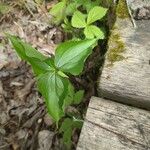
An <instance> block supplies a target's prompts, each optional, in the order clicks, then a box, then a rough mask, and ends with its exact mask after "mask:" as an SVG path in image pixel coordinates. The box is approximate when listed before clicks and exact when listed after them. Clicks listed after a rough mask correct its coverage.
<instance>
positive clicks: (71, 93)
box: [62, 83, 74, 112]
mask: <svg viewBox="0 0 150 150" xmlns="http://www.w3.org/2000/svg"><path fill="white" fill-rule="evenodd" d="M73 99H74V87H73V86H72V84H71V83H70V84H69V85H68V94H67V96H66V97H65V99H64V103H63V107H62V108H63V111H64V112H65V109H66V108H67V107H68V106H69V105H71V104H72V103H73Z"/></svg>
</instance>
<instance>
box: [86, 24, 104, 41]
mask: <svg viewBox="0 0 150 150" xmlns="http://www.w3.org/2000/svg"><path fill="white" fill-rule="evenodd" d="M84 34H85V36H86V38H87V39H93V38H94V37H96V38H98V39H104V38H105V35H104V32H103V31H102V30H101V29H100V28H98V27H96V26H94V25H89V26H86V28H85V29H84Z"/></svg>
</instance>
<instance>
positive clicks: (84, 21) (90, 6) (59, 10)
mask: <svg viewBox="0 0 150 150" xmlns="http://www.w3.org/2000/svg"><path fill="white" fill-rule="evenodd" d="M99 3H100V1H91V0H70V1H66V0H63V1H61V2H59V3H57V4H56V5H54V6H53V8H52V9H51V10H50V14H51V15H52V16H53V17H54V18H53V23H54V24H60V23H62V22H63V23H62V27H63V29H64V31H66V32H70V33H72V37H75V38H81V37H82V36H80V35H81V34H78V35H77V36H76V31H74V30H75V29H77V28H78V29H84V31H83V33H84V35H85V37H86V38H87V39H92V38H94V37H96V38H99V39H104V37H105V34H104V30H103V29H101V28H99V27H97V26H96V25H95V22H96V21H98V20H101V19H102V18H103V17H104V16H105V15H106V13H107V9H106V8H103V7H100V6H98V5H99ZM81 6H82V7H81ZM79 8H80V10H81V11H80V10H79ZM84 10H86V14H83V13H82V12H85V11H84ZM70 18H71V19H70ZM81 33H82V32H81Z"/></svg>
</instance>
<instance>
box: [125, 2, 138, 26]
mask: <svg viewBox="0 0 150 150" xmlns="http://www.w3.org/2000/svg"><path fill="white" fill-rule="evenodd" d="M125 1H126V4H127V9H128V13H129V16H130V19H131V22H132V24H133V27H134V28H137V26H136V23H135V21H134V18H133V16H132V13H131V9H130V8H129V2H128V0H125Z"/></svg>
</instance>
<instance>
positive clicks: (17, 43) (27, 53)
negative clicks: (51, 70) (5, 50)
mask: <svg viewBox="0 0 150 150" xmlns="http://www.w3.org/2000/svg"><path fill="white" fill-rule="evenodd" d="M6 35H7V37H8V38H9V39H10V41H11V43H12V45H13V47H14V49H15V50H16V52H17V53H18V55H19V56H20V57H21V58H22V59H23V60H26V61H28V58H29V57H33V58H37V59H39V60H41V61H43V60H45V59H46V58H47V57H46V56H44V55H42V54H41V53H40V52H38V51H37V50H36V49H34V48H33V47H32V46H31V45H29V44H27V43H25V42H23V41H22V40H20V39H19V38H17V37H16V36H13V35H10V34H6Z"/></svg>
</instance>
